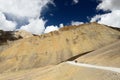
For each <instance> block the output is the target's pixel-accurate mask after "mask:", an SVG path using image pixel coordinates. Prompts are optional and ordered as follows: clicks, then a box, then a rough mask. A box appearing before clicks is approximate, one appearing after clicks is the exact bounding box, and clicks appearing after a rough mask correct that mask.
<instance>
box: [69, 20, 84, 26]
mask: <svg viewBox="0 0 120 80" xmlns="http://www.w3.org/2000/svg"><path fill="white" fill-rule="evenodd" d="M80 24H83V22H79V21H72V22H71V25H73V26H78V25H80Z"/></svg>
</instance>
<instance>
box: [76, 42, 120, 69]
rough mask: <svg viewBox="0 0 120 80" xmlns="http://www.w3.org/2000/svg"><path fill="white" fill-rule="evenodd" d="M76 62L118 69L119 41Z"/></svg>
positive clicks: (119, 56)
mask: <svg viewBox="0 0 120 80" xmlns="http://www.w3.org/2000/svg"><path fill="white" fill-rule="evenodd" d="M76 60H77V61H78V62H82V63H89V64H95V65H104V66H114V67H120V64H119V63H120V40H119V41H116V42H115V43H113V44H110V45H107V46H105V47H103V48H100V49H98V50H96V51H93V52H91V53H89V54H86V55H84V56H82V57H79V58H78V59H76Z"/></svg>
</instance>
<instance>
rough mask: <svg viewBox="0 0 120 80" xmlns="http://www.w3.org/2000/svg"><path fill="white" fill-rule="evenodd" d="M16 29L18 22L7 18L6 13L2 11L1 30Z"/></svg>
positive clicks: (0, 13) (0, 16) (0, 14)
mask: <svg viewBox="0 0 120 80" xmlns="http://www.w3.org/2000/svg"><path fill="white" fill-rule="evenodd" d="M15 29H16V23H15V22H12V21H8V20H6V17H5V15H4V14H3V13H2V12H0V30H4V31H12V30H15Z"/></svg>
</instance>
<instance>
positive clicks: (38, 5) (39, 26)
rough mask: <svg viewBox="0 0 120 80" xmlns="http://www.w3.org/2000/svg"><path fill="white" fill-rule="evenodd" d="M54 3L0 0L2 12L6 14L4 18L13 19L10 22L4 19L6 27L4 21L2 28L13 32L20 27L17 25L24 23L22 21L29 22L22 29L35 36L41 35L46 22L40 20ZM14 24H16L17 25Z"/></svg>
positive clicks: (49, 1) (34, 0)
mask: <svg viewBox="0 0 120 80" xmlns="http://www.w3.org/2000/svg"><path fill="white" fill-rule="evenodd" d="M52 1H53V0H8V1H5V0H0V12H1V13H4V14H3V15H4V17H5V15H6V16H7V17H8V18H9V19H11V18H12V19H11V20H9V21H8V20H7V19H4V20H6V25H5V23H3V22H4V21H2V22H1V23H0V26H2V27H4V29H5V30H13V29H14V28H16V27H18V26H16V25H18V24H19V23H21V22H23V21H22V20H26V22H28V23H27V25H24V26H23V25H22V26H21V28H20V29H24V30H27V31H29V32H32V33H34V34H41V33H42V32H43V31H44V27H45V22H46V21H44V20H42V18H40V17H41V13H42V12H43V11H45V10H44V9H45V8H47V4H53V2H52ZM11 15H12V16H11ZM13 16H14V17H13ZM13 18H14V19H13ZM39 18H40V19H39ZM19 21H21V22H19ZM14 22H16V25H15V24H14ZM7 24H9V26H10V25H11V26H13V27H11V26H10V27H9V28H8V26H7ZM19 25H20V24H19ZM10 28H11V29H10ZM1 29H3V28H1ZM42 30H43V31H42Z"/></svg>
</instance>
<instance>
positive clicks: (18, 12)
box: [0, 0, 120, 34]
mask: <svg viewBox="0 0 120 80" xmlns="http://www.w3.org/2000/svg"><path fill="white" fill-rule="evenodd" d="M89 22H98V23H100V24H105V25H109V26H113V27H119V28H120V0H8V1H5V0H0V29H1V30H5V31H13V30H26V31H28V32H31V33H33V34H43V33H48V32H50V31H54V30H59V28H61V27H63V26H68V25H80V24H84V23H89Z"/></svg>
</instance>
